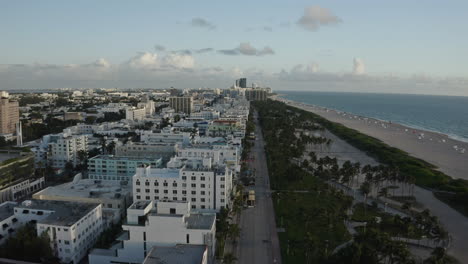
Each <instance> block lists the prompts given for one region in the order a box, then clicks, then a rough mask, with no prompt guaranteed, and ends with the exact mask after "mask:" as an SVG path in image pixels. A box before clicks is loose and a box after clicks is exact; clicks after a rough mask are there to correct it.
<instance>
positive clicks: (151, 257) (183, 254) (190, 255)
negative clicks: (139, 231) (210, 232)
mask: <svg viewBox="0 0 468 264" xmlns="http://www.w3.org/2000/svg"><path fill="white" fill-rule="evenodd" d="M206 251H207V248H206V246H205V245H185V244H179V245H175V246H155V247H153V248H151V250H150V252H149V253H148V255H147V256H146V258H145V260H144V261H143V264H167V263H171V264H200V263H202V261H203V256H204V254H205V252H206Z"/></svg>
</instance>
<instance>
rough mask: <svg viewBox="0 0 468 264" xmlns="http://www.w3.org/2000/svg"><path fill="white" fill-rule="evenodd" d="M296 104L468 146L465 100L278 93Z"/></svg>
mask: <svg viewBox="0 0 468 264" xmlns="http://www.w3.org/2000/svg"><path fill="white" fill-rule="evenodd" d="M277 93H278V94H281V95H282V97H284V98H286V99H289V100H293V101H296V102H301V103H306V104H312V105H317V106H322V107H326V108H331V109H335V110H339V111H343V112H348V113H352V114H355V115H360V116H365V117H372V118H376V119H380V120H385V121H391V122H393V123H399V124H402V125H405V126H409V127H412V128H416V129H423V130H428V131H433V132H439V133H442V134H446V135H448V136H449V137H451V138H453V139H457V140H462V141H465V142H468V97H460V96H435V95H412V94H375V93H344V92H343V93H342V92H303V91H277Z"/></svg>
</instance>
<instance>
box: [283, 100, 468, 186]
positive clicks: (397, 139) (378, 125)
mask: <svg viewBox="0 0 468 264" xmlns="http://www.w3.org/2000/svg"><path fill="white" fill-rule="evenodd" d="M274 99H276V100H280V101H283V102H285V103H288V104H290V105H293V106H295V107H298V108H301V109H304V110H307V111H310V112H313V113H315V114H318V115H320V116H322V117H324V118H326V119H328V120H330V121H333V122H337V123H340V124H343V125H345V126H347V127H349V128H352V129H356V130H358V131H360V132H362V133H364V134H367V135H369V136H372V137H375V138H377V139H380V140H382V141H383V142H385V143H387V144H388V145H390V146H393V147H396V148H399V149H401V150H404V151H406V152H408V153H409V154H411V155H412V156H414V157H417V158H420V159H422V160H425V161H427V162H429V163H431V164H434V165H435V166H437V167H438V168H439V170H440V171H442V172H444V173H445V174H447V175H449V176H451V177H453V178H461V179H466V180H468V143H466V142H462V141H458V140H454V139H451V138H449V137H448V136H447V135H444V134H440V133H435V132H430V131H424V130H420V129H414V128H410V127H407V126H403V125H400V124H396V123H390V122H386V121H381V120H377V119H373V118H368V117H363V116H357V115H354V114H350V113H346V112H340V111H336V110H333V109H327V108H324V107H319V106H314V105H308V104H303V103H298V102H294V101H290V100H287V99H284V98H281V97H276V98H274Z"/></svg>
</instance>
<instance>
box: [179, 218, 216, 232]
mask: <svg viewBox="0 0 468 264" xmlns="http://www.w3.org/2000/svg"><path fill="white" fill-rule="evenodd" d="M215 221H216V215H215V214H190V215H189V216H188V217H186V218H185V222H186V223H187V228H188V229H211V227H212V226H213V225H214V223H215Z"/></svg>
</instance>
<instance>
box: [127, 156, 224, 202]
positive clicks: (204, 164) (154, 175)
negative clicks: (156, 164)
mask: <svg viewBox="0 0 468 264" xmlns="http://www.w3.org/2000/svg"><path fill="white" fill-rule="evenodd" d="M167 167H168V168H164V169H153V168H151V166H147V167H144V168H137V171H136V174H135V176H133V200H134V201H148V200H155V201H158V200H172V201H190V202H191V204H192V209H199V210H200V211H219V210H220V209H221V208H226V207H228V206H230V202H231V200H230V197H231V190H232V171H231V170H230V169H228V168H227V167H225V166H212V164H211V159H209V158H206V159H193V158H192V159H189V160H187V159H183V158H173V159H172V160H171V161H169V162H168V164H167Z"/></svg>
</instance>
